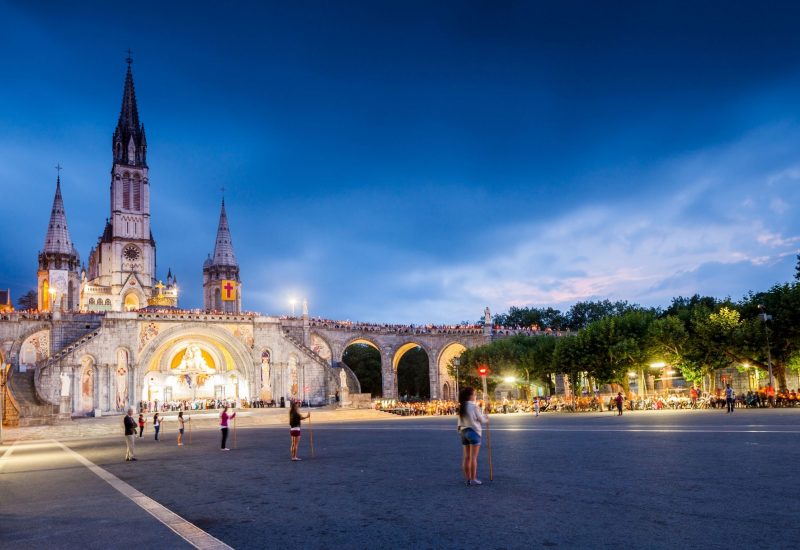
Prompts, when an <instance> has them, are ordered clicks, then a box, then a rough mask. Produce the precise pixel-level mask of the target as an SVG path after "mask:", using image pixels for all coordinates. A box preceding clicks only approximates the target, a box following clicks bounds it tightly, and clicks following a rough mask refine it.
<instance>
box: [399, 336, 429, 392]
mask: <svg viewBox="0 0 800 550" xmlns="http://www.w3.org/2000/svg"><path fill="white" fill-rule="evenodd" d="M397 391H398V392H399V395H401V396H408V397H409V398H412V397H413V398H419V399H429V398H430V396H431V379H430V375H429V370H428V354H427V353H425V350H423V349H422V348H420V347H416V348H414V349H410V350H408V351H407V352H405V353H404V354H403V357H401V358H400V361H399V363H398V364H397Z"/></svg>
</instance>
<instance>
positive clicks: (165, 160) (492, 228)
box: [0, 1, 800, 323]
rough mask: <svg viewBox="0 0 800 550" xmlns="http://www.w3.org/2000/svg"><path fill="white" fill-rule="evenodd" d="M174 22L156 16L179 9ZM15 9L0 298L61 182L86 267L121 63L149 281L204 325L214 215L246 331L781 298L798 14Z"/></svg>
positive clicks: (292, 7)
mask: <svg viewBox="0 0 800 550" xmlns="http://www.w3.org/2000/svg"><path fill="white" fill-rule="evenodd" d="M167 4H168V5H167ZM653 4H655V3H650V2H571V1H562V2H498V1H493V2H455V1H453V2H410V1H401V2H354V3H348V2H282V3H264V2H236V3H230V4H227V3H226V4H223V3H219V2H199V1H196V2H170V3H159V2H141V3H135V4H129V5H125V4H120V5H117V4H113V5H112V4H108V3H107V2H80V3H66V2H65V3H61V2H58V3H56V2H53V3H46V2H40V3H28V2H2V1H0V66H1V67H2V68H3V72H2V76H0V82H2V85H0V190H2V193H3V197H4V200H2V201H0V216H2V219H3V220H4V221H5V228H6V230H5V231H3V237H2V238H1V239H0V254H1V255H2V258H3V262H2V264H0V287H10V288H11V289H12V293H13V295H14V296H15V297H17V296H19V295H20V294H22V293H24V292H25V291H27V290H28V289H31V288H34V287H35V284H36V268H37V259H36V258H37V252H38V250H39V249H40V248H41V247H42V244H43V240H44V235H45V230H46V225H47V220H48V217H49V212H50V205H51V201H52V196H53V191H54V183H55V170H54V168H53V167H54V166H55V164H56V163H58V162H60V163H61V164H62V165H63V166H64V170H63V172H62V188H63V193H64V200H65V205H66V210H67V216H68V220H69V223H70V226H71V233H72V238H73V240H74V241H75V242H76V245H77V246H78V249H79V251H80V254H81V257H82V259H83V260H84V261H85V260H86V259H87V258H88V253H89V250H90V248H91V246H92V245H93V244H94V243H95V242H96V240H97V238H98V236H99V234H100V232H101V231H102V229H103V225H104V220H105V218H106V217H107V216H108V204H109V198H108V189H109V182H110V179H109V178H110V175H109V174H110V169H111V135H112V132H113V130H114V127H115V124H116V119H117V116H118V114H119V107H120V101H121V97H122V85H123V81H124V75H125V62H124V59H125V57H126V53H125V51H126V50H127V48H128V47H130V48H132V49H133V52H134V53H133V57H134V65H133V70H134V79H135V83H136V92H137V99H138V105H139V113H140V116H141V119H142V121H143V122H144V124H145V127H146V130H147V139H148V162H149V166H150V181H151V201H152V215H153V218H152V225H153V232H154V236H155V238H156V241H157V243H158V266H159V271H160V272H161V277H165V275H166V270H167V268H168V267H171V268H172V270H173V272H175V273H176V274H177V275H178V278H179V282H180V285H181V288H182V298H181V305H182V306H184V307H199V306H200V305H201V302H202V298H201V293H200V291H201V284H202V263H203V260H204V259H205V257H206V254H208V253H209V252H211V251H212V250H213V244H214V235H215V231H216V225H217V220H218V215H219V201H220V188H221V187H222V186H224V187H225V189H226V191H225V196H226V206H227V210H228V215H229V220H230V225H231V231H232V234H233V241H234V246H235V249H236V253H237V256H238V258H239V261H240V265H241V276H242V280H243V296H244V300H243V302H244V304H243V305H244V307H245V309H248V310H256V311H262V312H264V313H270V314H284V313H287V311H288V309H289V306H288V299H289V297H290V296H294V297H297V298H301V297H304V296H305V297H307V298H308V300H309V305H310V310H311V314H312V315H320V316H323V317H328V318H335V319H351V320H367V321H379V322H410V323H427V322H435V323H457V322H460V321H464V320H469V321H473V320H475V319H477V318H479V317H480V316H481V314H482V311H483V308H484V307H485V306H486V305H489V306H490V307H491V308H492V310H493V311H494V312H501V311H505V310H507V309H508V307H509V306H511V305H518V306H523V305H536V306H554V307H560V308H562V309H566V308H568V307H569V305H570V304H572V303H574V302H575V301H577V300H586V299H602V298H611V299H625V300H629V301H631V302H637V303H641V304H644V305H665V304H668V303H669V301H670V299H671V298H672V297H673V296H677V295H691V294H694V293H696V292H697V293H701V294H710V295H714V296H718V297H724V296H732V297H734V298H738V297H741V296H742V295H743V294H745V293H746V292H747V291H748V290H759V289H765V288H767V287H768V286H770V285H772V284H774V283H776V282H782V281H786V280H788V279H790V278H791V277H792V275H793V272H794V263H795V258H794V256H795V255H796V254H797V253H798V250H799V249H800V223H799V222H798V217H797V216H796V215H795V210H796V206H797V203H798V200H799V199H800V186H799V183H800V33H797V32H796V22H797V21H798V20H799V19H800V7H795V5H794V4H792V3H789V2H786V3H781V2H778V3H770V4H767V5H765V4H763V3H758V2H730V1H728V2H704V3H702V5H700V6H698V5H696V4H697V2H659V3H657V5H653Z"/></svg>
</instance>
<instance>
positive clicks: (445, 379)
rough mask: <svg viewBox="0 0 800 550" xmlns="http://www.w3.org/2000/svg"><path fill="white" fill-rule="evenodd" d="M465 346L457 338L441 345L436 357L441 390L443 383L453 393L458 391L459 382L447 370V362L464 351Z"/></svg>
mask: <svg viewBox="0 0 800 550" xmlns="http://www.w3.org/2000/svg"><path fill="white" fill-rule="evenodd" d="M466 349H467V346H466V345H464V343H463V342H459V341H458V340H451V341H449V342H447V343H446V344H445V345H444V346H442V349H441V351H440V352H439V355H438V357H437V358H436V369H437V371H438V374H439V380H440V381H441V382H442V392H444V384H447V385H448V390H449V391H450V392H451V393H452V394H453V395H455V392H457V391H458V388H459V382H458V380H456V378H454V377H453V376H452V375H451V374H450V372H449V371H448V366H449V363H450V362H451V361H452V360H453V359H455V358H456V357H458V356H459V355H461V354H462V353H464V351H465V350H466Z"/></svg>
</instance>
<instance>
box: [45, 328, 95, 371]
mask: <svg viewBox="0 0 800 550" xmlns="http://www.w3.org/2000/svg"><path fill="white" fill-rule="evenodd" d="M102 330H103V328H102V327H98V328H96V329H94V330H92V331H91V332H89V333H82V334H80V335H79V336H78V337H77V338H75V339H74V340H72V341H71V342H70V343H69V344H67V345H65V346H64V347H63V348H61V349H60V350H58V351H57V352H56V353H54V354H53V355H51V356H50V357H49V358H48V359H47V361H46V362H45V363H44V365H42V368H47V367H50V366H52V365H54V364H55V363H57V362H59V361H60V360H61V359H63V358H64V357H66V356H67V355H69V354H70V353H72V352H73V351H76V350H77V349H78V348H80V347H82V346H83V345H84V344H87V343H89V342H91V341H92V340H93V339H94V338H95V337H97V336H98V335H99V334H100V332H101V331H102Z"/></svg>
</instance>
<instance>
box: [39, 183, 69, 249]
mask: <svg viewBox="0 0 800 550" xmlns="http://www.w3.org/2000/svg"><path fill="white" fill-rule="evenodd" d="M74 250H75V247H74V246H73V245H72V239H71V238H70V236H69V229H67V214H66V213H65V212H64V199H63V198H62V197H61V177H57V178H56V196H55V197H54V198H53V208H52V210H51V211H50V224H49V225H48V226H47V236H45V238H44V249H43V250H42V252H44V253H45V254H67V255H70V254H73V253H74Z"/></svg>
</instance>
